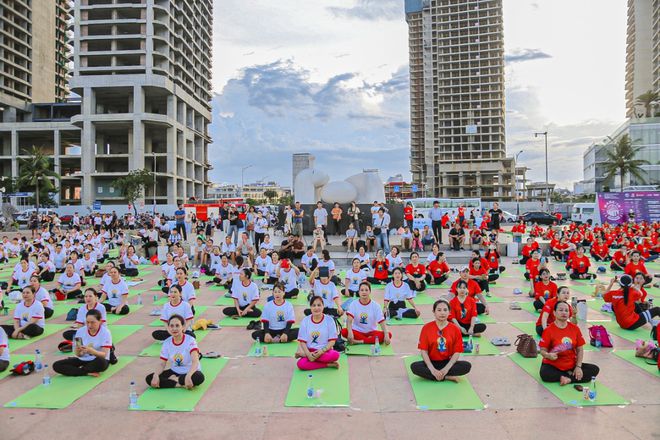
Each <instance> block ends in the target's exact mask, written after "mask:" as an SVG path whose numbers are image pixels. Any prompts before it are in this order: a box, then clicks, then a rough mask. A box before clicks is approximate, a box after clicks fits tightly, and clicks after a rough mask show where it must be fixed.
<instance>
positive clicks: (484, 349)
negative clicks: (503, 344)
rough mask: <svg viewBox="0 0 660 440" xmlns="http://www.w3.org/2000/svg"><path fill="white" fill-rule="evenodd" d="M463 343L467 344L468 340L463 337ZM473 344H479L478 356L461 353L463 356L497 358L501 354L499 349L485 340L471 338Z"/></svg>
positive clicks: (473, 353)
mask: <svg viewBox="0 0 660 440" xmlns="http://www.w3.org/2000/svg"><path fill="white" fill-rule="evenodd" d="M463 341H464V342H467V341H468V338H467V337H466V336H463ZM472 343H473V344H475V345H476V344H479V354H477V353H475V352H474V351H473V352H472V353H462V355H463V356H497V355H499V354H501V353H502V352H501V351H500V348H499V347H496V346H495V345H493V344H492V343H491V342H490V341H489V340H488V339H487V338H484V337H481V338H472Z"/></svg>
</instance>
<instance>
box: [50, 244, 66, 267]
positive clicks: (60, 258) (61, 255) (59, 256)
mask: <svg viewBox="0 0 660 440" xmlns="http://www.w3.org/2000/svg"><path fill="white" fill-rule="evenodd" d="M51 255H52V259H53V263H55V267H56V268H58V269H62V268H63V267H64V263H65V261H66V256H67V254H66V251H65V250H64V249H62V250H61V251H60V252H53V253H52V254H51Z"/></svg>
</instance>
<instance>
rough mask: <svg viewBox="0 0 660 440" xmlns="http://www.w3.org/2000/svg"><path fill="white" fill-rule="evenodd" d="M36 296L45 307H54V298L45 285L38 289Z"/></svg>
mask: <svg viewBox="0 0 660 440" xmlns="http://www.w3.org/2000/svg"><path fill="white" fill-rule="evenodd" d="M34 297H35V299H36V300H37V301H39V302H40V303H41V304H42V305H43V306H44V308H49V309H52V308H53V300H52V299H51V297H50V294H49V293H48V291H47V290H46V289H44V288H43V287H39V290H37V292H36V293H35V294H34Z"/></svg>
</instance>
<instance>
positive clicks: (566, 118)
mask: <svg viewBox="0 0 660 440" xmlns="http://www.w3.org/2000/svg"><path fill="white" fill-rule="evenodd" d="M403 2H404V0H317V1H314V2H309V1H302V0H278V1H271V0H252V1H249V2H245V1H238V0H217V1H216V2H215V10H214V26H215V28H214V54H213V62H214V65H213V85H214V92H215V96H214V99H213V123H212V126H211V130H210V131H211V135H212V137H213V139H214V143H213V145H212V146H211V148H210V153H209V155H210V158H211V161H212V162H213V164H214V167H215V169H214V170H213V171H212V174H211V178H212V180H213V181H214V182H240V178H241V175H240V174H241V167H242V166H246V165H252V168H250V170H249V171H248V172H246V182H248V181H256V180H261V179H265V180H276V181H278V182H280V183H281V184H283V185H290V184H291V154H292V153H297V152H311V153H312V154H314V155H315V156H316V157H317V166H319V167H322V168H324V169H326V170H327V171H329V172H330V174H331V175H332V176H333V178H337V179H343V178H345V177H348V176H350V175H351V174H354V173H356V172H359V171H361V170H362V168H373V167H377V168H380V170H381V177H383V179H386V178H387V177H389V176H390V175H393V174H397V173H401V174H403V175H404V176H405V177H409V171H408V170H409V160H408V156H409V129H410V126H409V91H408V86H409V84H408V36H407V24H406V22H405V15H404V12H403ZM625 27H626V7H625V2H623V1H620V0H580V1H578V2H576V1H568V0H543V1H540V0H538V1H526V0H504V33H505V36H504V38H505V52H506V60H505V61H506V66H507V67H506V77H505V78H506V110H507V113H506V119H507V120H506V122H507V149H508V153H509V154H510V155H513V154H515V153H517V152H518V151H520V150H523V151H524V152H523V154H522V155H521V156H520V160H521V162H522V163H523V164H525V165H527V166H528V167H530V168H532V171H530V173H529V175H528V177H530V178H531V179H533V180H543V179H544V162H543V143H542V141H540V140H537V139H534V136H533V132H534V131H544V130H546V129H547V130H548V131H549V133H550V137H549V141H550V152H551V153H550V160H549V167H550V180H551V181H555V182H557V183H559V184H560V185H561V186H569V185H571V184H572V182H573V181H575V180H580V179H581V178H582V160H581V157H582V152H583V151H584V149H586V148H587V147H588V146H589V144H590V143H591V142H593V141H594V140H597V139H601V138H603V137H604V136H605V135H608V134H610V133H611V132H612V131H613V130H614V129H615V128H616V127H617V126H618V125H619V124H621V123H622V122H623V120H624V116H625V108H624V69H625V36H626V35H625ZM248 174H249V175H248Z"/></svg>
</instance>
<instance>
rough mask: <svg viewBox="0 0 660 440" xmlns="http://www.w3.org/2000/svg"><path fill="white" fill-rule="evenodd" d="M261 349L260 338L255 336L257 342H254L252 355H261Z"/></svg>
mask: <svg viewBox="0 0 660 440" xmlns="http://www.w3.org/2000/svg"><path fill="white" fill-rule="evenodd" d="M262 354H263V351H262V350H261V340H260V339H259V338H257V342H256V343H255V344H254V355H255V356H256V357H261V355H262Z"/></svg>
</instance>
